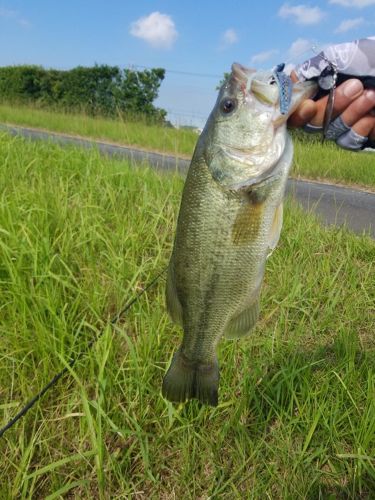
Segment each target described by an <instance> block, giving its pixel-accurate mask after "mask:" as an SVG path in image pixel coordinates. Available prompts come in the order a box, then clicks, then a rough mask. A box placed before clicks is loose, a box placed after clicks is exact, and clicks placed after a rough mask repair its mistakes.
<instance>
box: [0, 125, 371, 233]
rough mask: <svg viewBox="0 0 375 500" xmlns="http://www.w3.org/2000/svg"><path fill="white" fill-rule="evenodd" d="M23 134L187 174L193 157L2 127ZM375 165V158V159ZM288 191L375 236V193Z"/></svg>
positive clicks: (306, 186)
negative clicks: (189, 158)
mask: <svg viewBox="0 0 375 500" xmlns="http://www.w3.org/2000/svg"><path fill="white" fill-rule="evenodd" d="M1 129H3V130H7V131H8V132H10V133H11V134H13V135H22V136H23V137H27V138H29V139H32V140H40V139H42V140H50V141H53V142H57V143H59V144H63V145H64V144H72V145H75V146H77V145H78V146H81V147H84V148H92V147H96V148H98V149H99V150H100V152H101V153H103V154H105V155H109V156H116V157H119V158H126V159H129V160H131V161H134V162H136V163H142V162H148V163H150V164H151V165H152V166H154V167H156V168H159V169H161V170H164V171H178V172H180V173H181V174H182V175H184V174H185V173H186V171H187V168H188V166H189V163H190V162H189V160H184V159H182V158H176V157H174V156H168V155H163V154H159V153H151V152H148V151H142V150H137V149H132V148H129V147H125V146H116V145H112V144H107V143H103V142H100V141H93V140H86V139H79V138H73V137H69V136H66V135H63V134H54V133H50V132H42V131H39V130H33V129H28V128H24V127H11V126H6V125H0V130H1ZM374 168H375V158H374ZM287 190H288V193H289V194H291V195H292V196H293V197H294V198H295V199H296V200H297V201H298V202H299V203H300V204H301V205H302V206H303V207H304V208H305V209H306V210H308V211H312V212H314V213H316V214H317V215H318V216H319V218H320V219H321V220H322V222H323V223H324V224H327V225H329V224H335V225H346V226H347V227H348V228H349V229H350V230H352V231H353V232H355V233H357V234H362V233H363V232H366V233H368V234H369V235H371V236H372V237H373V238H375V194H374V193H369V192H366V191H362V190H357V189H352V188H346V187H341V186H335V185H332V184H326V183H324V184H323V183H319V182H308V181H301V180H293V179H290V180H289V181H288V188H287Z"/></svg>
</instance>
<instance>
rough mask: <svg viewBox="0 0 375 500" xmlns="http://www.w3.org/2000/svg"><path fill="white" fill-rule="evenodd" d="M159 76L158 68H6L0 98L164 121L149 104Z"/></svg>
mask: <svg viewBox="0 0 375 500" xmlns="http://www.w3.org/2000/svg"><path fill="white" fill-rule="evenodd" d="M164 76H165V70H164V69H161V68H155V69H150V70H143V71H135V70H130V69H123V70H121V69H120V68H119V67H118V66H107V65H100V66H99V65H95V66H93V67H83V66H78V67H76V68H73V69H71V70H68V71H61V70H56V69H45V68H43V67H41V66H6V67H2V68H0V100H1V101H3V102H8V103H23V104H29V103H32V104H34V105H37V106H40V107H53V108H57V109H59V110H66V111H84V112H85V113H88V114H90V115H98V114H99V115H105V116H112V117H114V116H118V115H119V114H120V115H122V116H126V117H131V116H134V115H137V116H139V115H144V116H145V117H146V118H147V119H152V120H153V121H164V120H165V116H166V114H167V113H166V111H165V110H164V109H160V108H156V107H155V106H154V105H153V101H154V100H155V99H156V97H157V96H158V90H159V87H160V84H161V82H162V80H163V79H164Z"/></svg>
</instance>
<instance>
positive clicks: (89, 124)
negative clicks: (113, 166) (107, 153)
mask: <svg viewBox="0 0 375 500" xmlns="http://www.w3.org/2000/svg"><path fill="white" fill-rule="evenodd" d="M0 123H12V124H15V125H25V126H29V127H36V128H42V129H46V130H51V131H54V132H61V133H66V134H72V135H79V136H82V137H88V138H94V139H100V140H104V141H109V142H113V143H117V144H128V145H131V146H134V147H138V148H145V149H151V150H155V151H160V152H162V153H171V154H175V155H187V156H191V155H192V153H193V150H194V147H195V143H196V141H197V137H198V135H197V134H196V132H193V131H192V130H186V129H179V130H177V129H174V128H172V127H161V126H159V125H147V124H146V123H145V121H138V122H137V121H130V122H125V121H123V120H120V119H119V120H111V119H106V118H100V117H91V116H88V115H85V114H73V113H63V112H58V111H49V110H46V109H39V108H37V107H31V106H10V105H6V104H0Z"/></svg>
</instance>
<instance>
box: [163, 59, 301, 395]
mask: <svg viewBox="0 0 375 500" xmlns="http://www.w3.org/2000/svg"><path fill="white" fill-rule="evenodd" d="M247 75H248V72H247V70H245V69H244V68H243V67H242V66H241V67H237V66H234V69H233V71H232V78H231V80H230V82H229V84H228V85H227V86H226V87H224V88H223V89H222V91H221V93H220V95H219V98H218V103H217V105H216V106H215V108H214V110H213V112H212V114H211V116H210V118H209V119H208V122H207V124H206V127H205V130H204V131H203V133H202V134H201V137H200V139H199V141H198V144H197V147H196V150H195V152H194V155H193V159H192V162H191V165H190V168H189V172H188V175H187V178H186V181H185V185H184V190H183V194H182V199H181V206H180V212H179V216H178V221H177V228H176V235H175V242H174V248H173V252H172V256H171V260H170V264H169V270H168V278H167V291H166V298H167V308H168V310H169V312H170V315H171V317H172V319H173V320H174V321H175V322H176V323H179V324H180V325H181V326H182V328H183V331H184V335H183V340H182V344H181V346H180V348H179V349H178V351H177V352H176V353H175V355H174V357H173V360H172V363H171V366H170V368H169V370H168V372H167V374H166V376H165V378H164V381H163V388H162V392H163V395H164V396H165V397H166V398H167V399H169V400H170V401H176V402H180V401H185V400H187V399H190V398H197V399H199V400H200V401H201V402H202V403H207V404H211V405H216V404H217V401H218V383H219V370H218V361H217V355H216V348H217V344H218V342H219V341H220V339H221V338H222V337H223V336H224V335H225V336H227V337H228V338H235V337H241V336H243V335H245V334H247V333H248V332H249V331H250V330H251V329H252V328H253V326H254V325H255V323H256V320H257V317H258V311H259V305H258V304H259V294H260V288H261V284H262V280H263V275H264V269H265V262H266V258H267V256H268V255H269V253H270V252H271V251H272V249H273V247H274V246H275V244H276V243H277V240H278V236H279V233H280V229H281V217H282V215H280V214H282V211H281V210H280V206H281V203H282V199H283V195H284V190H285V184H286V180H287V173H288V170H289V167H290V163H291V159H292V144H291V140H290V139H289V138H288V137H287V136H286V131H285V130H283V128H282V127H284V129H285V124H282V125H278V126H277V127H278V128H280V127H281V129H280V130H281V132H280V130H279V131H278V132H277V134H279V137H278V138H277V140H276V139H275V132H274V130H273V127H274V125H273V121H275V120H278V119H279V118H280V116H279V114H280V113H279V112H276V111H275V110H276V108H277V102H278V101H277V99H275V97H274V100H275V102H273V103H272V105H269V104H268V105H267V106H265V105H264V104H263V103H260V104H259V105H258V104H257V103H258V98H259V92H260V91H259V88H258V89H257V96H258V97H257V99H256V100H255V98H254V99H253V98H252V96H251V91H249V92H247V91H245V90H244V88H245V87H244V81H245V79H246V77H247ZM255 77H256V75H255ZM255 77H254V75H252V79H253V80H254V78H255ZM264 86H265V88H262V87H261V89H260V90H261V91H263V92H265V93H266V94H267V91H268V87H270V86H271V84H268V83H265V84H264ZM272 92H273V90H272V91H271V97H272V96H275V94H274V93H273V94H272ZM249 95H250V97H251V98H252V99H253V100H252V101H251V100H250V102H247V101H248V100H249ZM266 98H267V99H268V100H269V99H270V96H269V95H268V94H267V95H266ZM225 99H226V100H227V102H226V101H225ZM230 99H232V100H233V102H237V106H238V108H240V106H242V107H241V108H240V109H241V110H242V111H241V112H242V115H239V114H240V111H238V116H237V123H236V121H235V120H236V118H235V116H233V120H234V126H233V127H232V128H233V130H232V128H231V122H229V120H227V122H225V119H227V118H226V115H227V112H226V109H225V106H227V107H230V106H231V103H230ZM223 102H224V104H223ZM220 106H221V107H223V106H224V113H225V114H224V118H222V112H221V111H220ZM257 106H258V107H257ZM218 107H219V111H218V109H217V108H218ZM258 108H259V109H258ZM269 108H270V109H269ZM254 110H255V112H254ZM231 113H232V112H231ZM234 113H235V111H234V112H233V115H234ZM275 113H276V115H275ZM274 115H275V116H274ZM249 118H250V119H249ZM267 120H268V121H267ZM272 120H273V121H272ZM254 122H255V125H256V129H255V130H253V129H252V127H253V126H254ZM225 124H226V125H225ZM252 124H253V125H252ZM225 126H227V127H229V128H228V130H226V129H225ZM222 127H224V131H223V130H222ZM271 129H272V130H271ZM238 131H240V137H237V135H238V134H237V133H238ZM270 131H271V133H270ZM251 132H253V134H252V135H251ZM241 134H242V137H241ZM244 134H245V135H244ZM246 134H248V135H249V137H247V136H246ZM250 135H251V137H250ZM254 136H255V138H256V139H255V140H254ZM262 141H263V142H264V143H265V144H263V145H262ZM277 141H278V142H279V143H280V144H276V143H277ZM275 144H276V146H275ZM244 151H245V153H243V152H244ZM254 151H255V153H254ZM248 153H249V157H247V156H246V155H247V154H248ZM243 154H245V157H244V156H243ZM267 155H268V156H269V158H268V157H267ZM254 164H255V167H254ZM279 219H280V220H279Z"/></svg>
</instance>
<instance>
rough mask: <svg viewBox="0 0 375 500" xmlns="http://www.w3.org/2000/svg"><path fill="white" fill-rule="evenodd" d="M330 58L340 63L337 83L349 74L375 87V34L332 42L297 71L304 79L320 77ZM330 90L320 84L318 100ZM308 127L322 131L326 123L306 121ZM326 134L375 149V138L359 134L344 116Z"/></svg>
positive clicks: (345, 144)
mask: <svg viewBox="0 0 375 500" xmlns="http://www.w3.org/2000/svg"><path fill="white" fill-rule="evenodd" d="M329 62H332V63H334V64H335V65H336V67H337V82H336V85H340V84H341V83H342V82H344V81H345V80H348V79H349V78H357V79H358V80H361V82H362V83H363V86H364V88H372V89H375V37H369V38H363V39H360V40H355V41H353V42H348V43H341V44H338V45H331V46H330V47H328V48H327V49H325V50H323V51H322V52H321V53H320V54H317V55H316V56H314V57H312V58H311V59H308V60H307V61H305V62H304V63H302V64H300V65H297V66H296V68H295V72H296V74H297V76H298V79H299V80H300V81H303V80H318V79H319V78H321V77H322V73H323V72H324V70H326V68H327V67H328V66H329ZM323 74H324V73H323ZM326 94H327V91H326V90H323V89H322V88H320V89H319V91H318V93H317V94H316V96H315V97H314V100H318V99H320V98H321V97H322V96H324V95H326ZM304 129H305V130H306V131H307V132H321V131H322V127H316V126H314V125H310V124H307V125H305V127H304ZM326 138H327V139H329V140H333V141H336V143H337V144H338V145H339V146H340V147H342V148H345V149H350V150H352V151H358V150H361V149H365V148H373V149H375V141H374V140H371V139H368V138H367V137H364V136H362V135H359V134H357V133H356V132H355V131H354V130H352V129H351V127H349V126H348V125H346V124H345V123H344V121H343V120H342V118H341V116H338V117H337V118H336V119H334V120H333V121H332V122H331V123H330V125H329V127H328V131H327V134H326Z"/></svg>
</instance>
